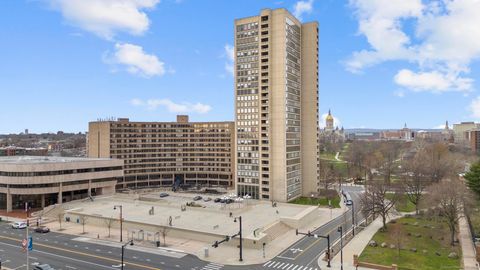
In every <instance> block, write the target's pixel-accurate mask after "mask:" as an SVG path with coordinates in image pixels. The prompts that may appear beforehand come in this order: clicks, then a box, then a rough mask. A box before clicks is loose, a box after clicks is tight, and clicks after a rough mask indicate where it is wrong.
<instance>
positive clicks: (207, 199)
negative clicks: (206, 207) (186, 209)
mask: <svg viewBox="0 0 480 270" xmlns="http://www.w3.org/2000/svg"><path fill="white" fill-rule="evenodd" d="M211 200H212V198H210V197H208V198H205V199H203V201H204V202H209V201H211Z"/></svg>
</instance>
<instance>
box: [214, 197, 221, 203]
mask: <svg viewBox="0 0 480 270" xmlns="http://www.w3.org/2000/svg"><path fill="white" fill-rule="evenodd" d="M221 200H222V199H220V198H215V200H213V202H216V203H219V202H220V201H221Z"/></svg>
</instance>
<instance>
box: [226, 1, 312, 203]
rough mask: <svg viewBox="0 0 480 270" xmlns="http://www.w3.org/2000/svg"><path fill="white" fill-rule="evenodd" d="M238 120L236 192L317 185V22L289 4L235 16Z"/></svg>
mask: <svg viewBox="0 0 480 270" xmlns="http://www.w3.org/2000/svg"><path fill="white" fill-rule="evenodd" d="M235 119H236V121H235V124H236V136H237V137H236V140H235V141H236V149H237V156H236V159H237V162H236V164H237V176H236V189H237V193H238V194H239V195H246V194H248V195H250V196H252V197H253V198H255V199H265V200H274V201H280V202H285V201H290V200H292V199H295V198H298V197H300V196H306V195H309V194H310V193H312V192H317V191H318V182H319V180H318V179H319V171H318V170H319V166H318V164H319V159H318V158H319V157H318V153H319V146H318V133H319V130H318V23H316V22H311V23H305V24H301V23H300V22H299V21H298V20H297V19H296V18H295V17H294V16H292V15H291V14H290V13H289V12H288V11H287V10H285V9H276V10H270V9H265V10H262V11H261V13H260V15H259V16H253V17H248V18H243V19H238V20H236V21H235Z"/></svg>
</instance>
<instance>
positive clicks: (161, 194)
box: [160, 192, 169, 198]
mask: <svg viewBox="0 0 480 270" xmlns="http://www.w3.org/2000/svg"><path fill="white" fill-rule="evenodd" d="M168 196H169V195H168V193H165V192H162V193H160V198H165V197H168Z"/></svg>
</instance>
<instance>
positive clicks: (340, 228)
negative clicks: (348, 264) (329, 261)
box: [337, 226, 343, 270]
mask: <svg viewBox="0 0 480 270" xmlns="http://www.w3.org/2000/svg"><path fill="white" fill-rule="evenodd" d="M337 231H338V232H339V233H340V270H343V228H342V226H340V227H338V229H337Z"/></svg>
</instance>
